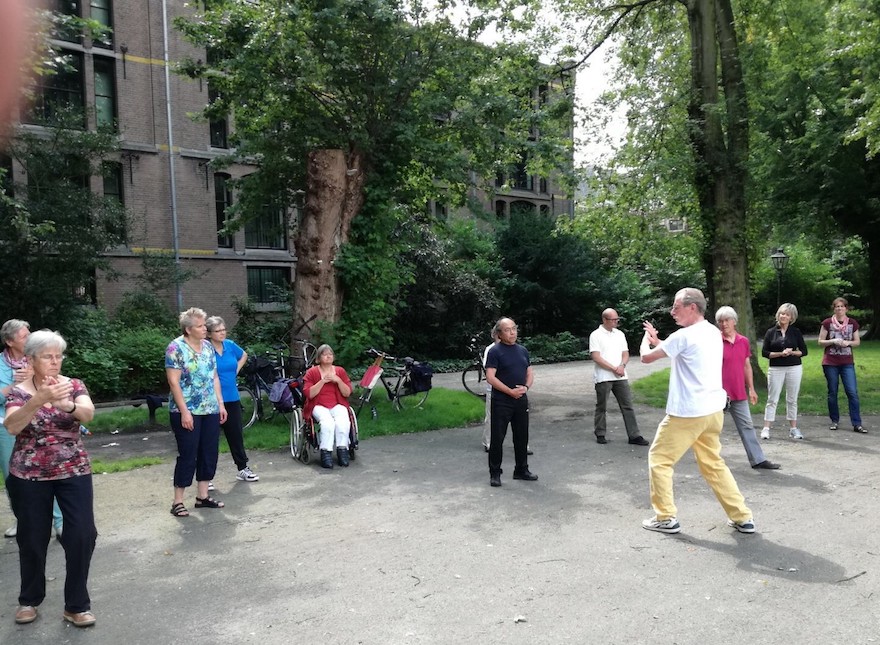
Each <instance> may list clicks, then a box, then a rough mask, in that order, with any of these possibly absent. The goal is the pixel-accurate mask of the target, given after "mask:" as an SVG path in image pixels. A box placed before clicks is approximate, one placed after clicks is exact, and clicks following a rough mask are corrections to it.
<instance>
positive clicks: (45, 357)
mask: <svg viewBox="0 0 880 645" xmlns="http://www.w3.org/2000/svg"><path fill="white" fill-rule="evenodd" d="M37 358H38V359H39V360H41V361H46V362H47V363H51V362H52V361H57V362H59V363H60V362H61V361H63V360H64V359H65V358H67V357H66V356H65V355H64V354H40V355H39V356H37Z"/></svg>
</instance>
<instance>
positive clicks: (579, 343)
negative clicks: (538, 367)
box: [522, 331, 589, 363]
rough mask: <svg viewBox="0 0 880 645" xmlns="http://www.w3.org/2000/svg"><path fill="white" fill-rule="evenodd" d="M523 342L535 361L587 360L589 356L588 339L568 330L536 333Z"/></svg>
mask: <svg viewBox="0 0 880 645" xmlns="http://www.w3.org/2000/svg"><path fill="white" fill-rule="evenodd" d="M522 344H523V345H524V346H525V347H526V349H528V350H529V355H530V356H531V360H532V362H533V363H555V362H560V361H574V360H586V359H587V358H588V356H589V354H588V352H587V344H588V343H587V340H586V339H583V338H578V337H577V336H575V335H573V334H572V333H571V332H567V331H563V332H560V333H558V334H553V335H547V334H536V335H535V336H530V337H528V338H523V339H522Z"/></svg>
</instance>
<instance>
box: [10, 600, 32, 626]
mask: <svg viewBox="0 0 880 645" xmlns="http://www.w3.org/2000/svg"><path fill="white" fill-rule="evenodd" d="M36 619H37V608H36V607H31V606H30V605H21V606H19V608H18V609H16V610H15V622H16V623H18V624H19V625H27V624H28V623H32V622H34V621H35V620H36Z"/></svg>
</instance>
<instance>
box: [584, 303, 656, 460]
mask: <svg viewBox="0 0 880 645" xmlns="http://www.w3.org/2000/svg"><path fill="white" fill-rule="evenodd" d="M619 323H620V316H618V315H617V312H616V311H614V309H606V310H605V311H603V312H602V324H601V325H599V327H598V328H597V329H596V330H595V331H594V332H593V333H592V334H590V358H591V359H592V360H593V381H594V382H595V384H596V413H595V415H594V417H593V433H594V434H595V435H596V442H597V443H602V444H604V443H608V440H607V439H606V438H605V432H606V430H607V426H606V424H605V418H606V411H607V409H608V395H609V394H613V395H614V398H615V399H617V405H618V407H620V413H621V414H622V415H623V424H624V425H625V426H626V434H627V436H628V437H629V442H630V443H631V444H634V445H636V446H647V445H649V444H648V442H647V441H646V440H645V438H644V437H642V435H641V433H640V432H639V422H638V421H636V413H635V410H633V404H632V392H631V391H630V389H629V379H628V378H627V376H626V364H627V362H628V361H629V346H628V345H627V344H626V336H624V335H623V332H622V331H620V330H619V329H618V328H617V326H618V324H619Z"/></svg>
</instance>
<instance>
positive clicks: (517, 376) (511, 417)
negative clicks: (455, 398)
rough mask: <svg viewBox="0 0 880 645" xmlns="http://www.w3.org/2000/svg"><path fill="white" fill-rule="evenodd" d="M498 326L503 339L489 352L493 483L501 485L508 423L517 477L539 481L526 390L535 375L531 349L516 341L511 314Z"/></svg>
mask: <svg viewBox="0 0 880 645" xmlns="http://www.w3.org/2000/svg"><path fill="white" fill-rule="evenodd" d="M495 328H496V329H497V330H498V337H499V339H500V340H501V342H499V343H497V344H496V345H495V346H494V347H493V348H492V349H490V350H489V353H488V355H487V356H486V381H487V382H488V383H489V385H491V386H492V402H491V406H492V419H491V428H492V437H491V440H490V443H489V484H490V485H491V486H501V472H502V471H501V459H502V446H503V444H504V437H505V436H506V435H507V426H508V425H510V428H511V431H512V432H513V452H514V456H515V458H516V466H515V467H514V470H513V478H514V479H522V480H525V481H535V480H536V479H538V476H537V475H534V474H532V473H531V472H530V471H529V462H528V454H527V452H528V444H529V399H528V397H527V396H526V393H527V392H528V391H529V388H531V387H532V381H533V380H534V375H533V374H532V366H531V364H530V363H529V352H528V350H526V348H525V347H523V346H522V345H517V344H516V334H517V327H516V323H514V322H513V321H512V320H511V319H510V318H502V319H501V320H499V321H498V322H497V323H496V325H495Z"/></svg>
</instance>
